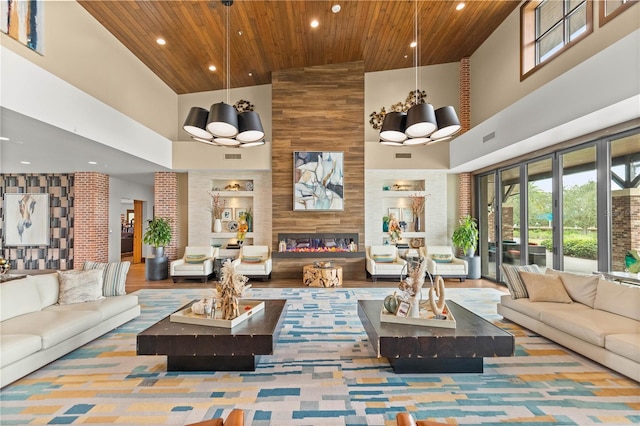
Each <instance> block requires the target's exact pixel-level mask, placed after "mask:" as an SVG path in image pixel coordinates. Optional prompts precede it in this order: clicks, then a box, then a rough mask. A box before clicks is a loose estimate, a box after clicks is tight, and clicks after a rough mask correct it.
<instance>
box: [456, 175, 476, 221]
mask: <svg viewBox="0 0 640 426" xmlns="http://www.w3.org/2000/svg"><path fill="white" fill-rule="evenodd" d="M466 215H471V216H473V215H472V214H471V173H460V174H459V175H458V218H460V217H463V216H466Z"/></svg>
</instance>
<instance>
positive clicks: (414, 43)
mask: <svg viewBox="0 0 640 426" xmlns="http://www.w3.org/2000/svg"><path fill="white" fill-rule="evenodd" d="M417 45H418V42H417V41H412V42H411V44H410V45H409V46H410V47H416V46H417Z"/></svg>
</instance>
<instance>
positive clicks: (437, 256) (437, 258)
mask: <svg viewBox="0 0 640 426" xmlns="http://www.w3.org/2000/svg"><path fill="white" fill-rule="evenodd" d="M431 259H433V261H434V262H436V263H451V261H452V260H453V255H452V254H445V253H434V254H432V255H431Z"/></svg>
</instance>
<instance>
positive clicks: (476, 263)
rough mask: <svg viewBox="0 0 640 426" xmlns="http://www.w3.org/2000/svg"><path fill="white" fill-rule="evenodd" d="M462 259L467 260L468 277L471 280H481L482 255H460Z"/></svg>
mask: <svg viewBox="0 0 640 426" xmlns="http://www.w3.org/2000/svg"><path fill="white" fill-rule="evenodd" d="M460 259H464V260H466V261H467V265H468V268H469V272H468V273H467V278H469V279H470V280H479V279H480V277H481V271H480V256H460Z"/></svg>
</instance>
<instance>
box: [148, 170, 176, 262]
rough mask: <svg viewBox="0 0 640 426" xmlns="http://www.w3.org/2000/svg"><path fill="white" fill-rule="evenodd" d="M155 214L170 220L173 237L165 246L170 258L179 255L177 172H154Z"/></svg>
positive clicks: (172, 258) (166, 253)
mask: <svg viewBox="0 0 640 426" xmlns="http://www.w3.org/2000/svg"><path fill="white" fill-rule="evenodd" d="M153 192H154V193H153V198H154V216H155V217H164V218H167V219H169V220H170V223H171V231H172V235H173V236H172V238H171V242H170V243H169V245H168V246H167V247H165V255H166V256H167V257H168V258H169V260H174V259H176V258H177V256H178V240H179V239H178V175H177V173H175V172H156V173H155V174H154V189H153Z"/></svg>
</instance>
